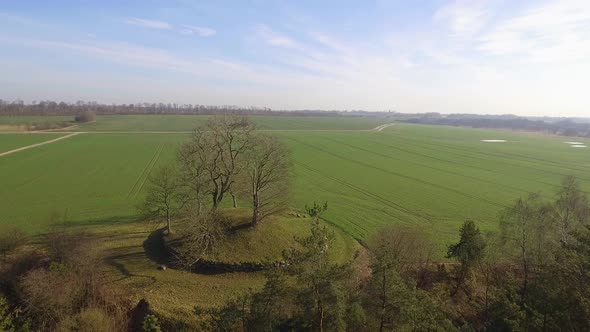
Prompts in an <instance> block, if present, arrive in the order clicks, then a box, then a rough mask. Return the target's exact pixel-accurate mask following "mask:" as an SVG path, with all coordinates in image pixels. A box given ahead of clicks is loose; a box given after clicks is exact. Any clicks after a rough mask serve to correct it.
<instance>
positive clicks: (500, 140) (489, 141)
mask: <svg viewBox="0 0 590 332" xmlns="http://www.w3.org/2000/svg"><path fill="white" fill-rule="evenodd" d="M481 141H482V142H484V143H506V142H508V141H507V140H505V139H482V140H481Z"/></svg>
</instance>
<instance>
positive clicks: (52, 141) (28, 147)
mask: <svg viewBox="0 0 590 332" xmlns="http://www.w3.org/2000/svg"><path fill="white" fill-rule="evenodd" d="M80 134H81V133H80V132H76V133H72V134H69V135H65V136H61V137H58V138H54V139H52V140H49V141H44V142H41V143H36V144H31V145H27V146H23V147H20V148H17V149H13V150H10V151H6V152H2V153H0V157H4V156H7V155H9V154H13V153H16V152H19V151H23V150H28V149H32V148H36V147H38V146H41V145H46V144H51V143H55V142H57V141H61V140H64V139H67V138H70V137H73V136H76V135H80Z"/></svg>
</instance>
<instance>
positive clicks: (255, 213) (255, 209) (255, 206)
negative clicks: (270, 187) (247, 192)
mask: <svg viewBox="0 0 590 332" xmlns="http://www.w3.org/2000/svg"><path fill="white" fill-rule="evenodd" d="M259 221H260V201H259V199H258V193H255V194H253V195H252V226H256V225H258V222H259Z"/></svg>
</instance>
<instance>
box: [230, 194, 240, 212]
mask: <svg viewBox="0 0 590 332" xmlns="http://www.w3.org/2000/svg"><path fill="white" fill-rule="evenodd" d="M230 195H231V198H232V200H233V201H234V209H235V208H237V207H238V198H237V197H236V195H234V194H230Z"/></svg>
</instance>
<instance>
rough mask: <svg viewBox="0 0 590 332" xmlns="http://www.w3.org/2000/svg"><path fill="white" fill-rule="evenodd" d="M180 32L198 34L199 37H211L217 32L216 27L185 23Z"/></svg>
mask: <svg viewBox="0 0 590 332" xmlns="http://www.w3.org/2000/svg"><path fill="white" fill-rule="evenodd" d="M180 33H182V34H185V35H197V36H199V37H211V36H213V35H215V34H216V33H217V31H215V29H211V28H206V27H198V26H194V25H183V26H182V29H181V30H180Z"/></svg>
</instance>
